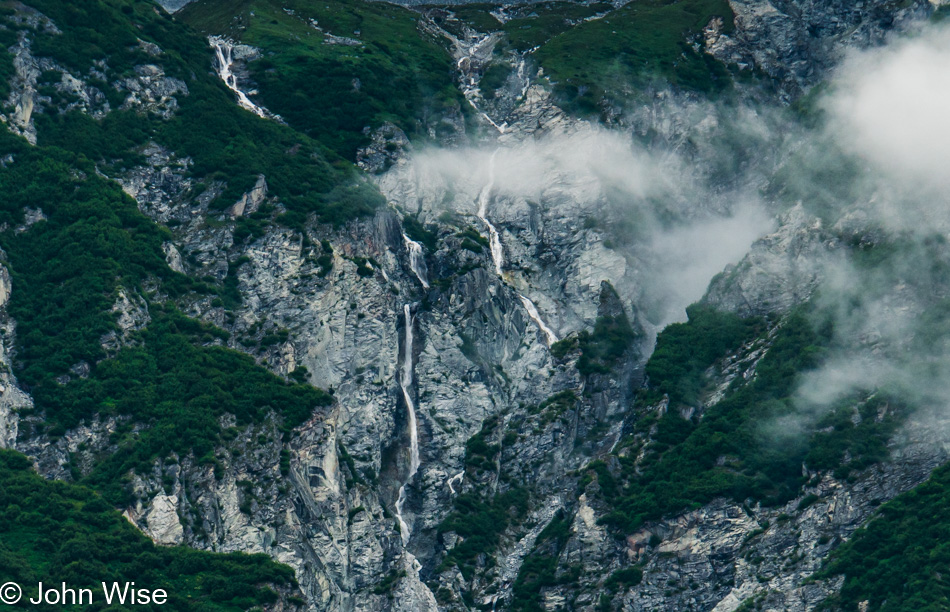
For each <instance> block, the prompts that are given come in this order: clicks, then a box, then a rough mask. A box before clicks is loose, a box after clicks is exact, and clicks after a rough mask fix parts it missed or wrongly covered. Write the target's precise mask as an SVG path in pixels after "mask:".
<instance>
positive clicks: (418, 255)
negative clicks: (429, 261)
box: [402, 233, 429, 289]
mask: <svg viewBox="0 0 950 612" xmlns="http://www.w3.org/2000/svg"><path fill="white" fill-rule="evenodd" d="M402 239H403V240H405V241H406V249H408V250H409V267H410V268H412V273H413V274H415V275H416V278H418V279H419V282H420V283H422V287H423V289H428V288H429V280H428V278H429V269H428V268H427V267H426V259H425V257H424V256H423V252H422V245H421V244H419V243H418V242H416V241H415V240H413V239H412V238H410V237H409V236H407V235H406V234H405V233H404V234H403V235H402Z"/></svg>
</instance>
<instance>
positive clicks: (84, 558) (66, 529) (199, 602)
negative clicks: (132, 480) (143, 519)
mask: <svg viewBox="0 0 950 612" xmlns="http://www.w3.org/2000/svg"><path fill="white" fill-rule="evenodd" d="M0 508H2V510H0V516H2V520H0V575H2V576H3V577H4V579H5V580H13V581H15V582H17V583H19V584H21V585H23V587H24V594H23V596H24V598H25V599H26V598H34V597H36V591H35V585H36V584H37V583H38V582H40V581H43V582H44V583H46V584H47V585H49V584H57V585H58V584H59V583H60V582H66V584H68V585H69V586H70V587H72V588H76V589H79V588H89V589H92V590H93V594H94V600H93V601H94V602H95V605H94V606H93V607H92V608H84V609H105V605H104V601H103V596H102V590H101V586H100V582H102V581H105V582H112V581H117V582H135V584H136V586H137V587H140V588H147V589H152V590H154V589H159V588H161V589H164V590H165V591H166V593H167V594H168V602H167V603H166V604H165V605H164V606H158V605H145V606H135V607H134V609H136V610H143V609H144V610H161V609H165V608H170V609H173V610H181V611H194V612H197V611H199V610H200V611H202V612H232V611H233V612H238V611H240V610H248V609H250V608H254V607H257V606H265V605H268V604H273V603H274V602H276V601H277V599H278V595H277V593H276V592H275V591H274V590H273V589H272V588H270V587H271V586H276V587H281V588H288V587H294V586H296V580H295V579H294V574H293V570H292V569H290V568H289V567H286V566H283V565H278V564H277V563H275V562H273V561H271V560H270V558H268V557H267V556H266V555H244V554H228V555H220V554H212V553H207V552H199V551H196V550H192V549H189V548H184V547H175V548H164V547H159V546H156V545H155V544H153V543H152V541H151V540H149V539H148V538H147V537H145V535H143V534H142V533H141V532H139V531H138V530H137V529H136V528H135V527H133V526H132V524H131V523H129V522H128V521H127V520H126V519H125V518H124V517H123V516H122V515H121V514H119V513H118V512H117V511H115V510H113V509H112V508H111V507H110V505H109V504H108V503H106V502H105V501H103V499H102V498H100V497H99V496H98V495H96V494H95V493H93V492H92V491H91V490H89V489H88V488H86V487H80V486H75V485H68V484H65V483H63V482H56V481H52V482H50V481H46V480H44V479H42V478H40V477H39V476H38V475H37V474H36V473H35V472H33V470H32V465H31V463H30V461H29V459H27V458H26V457H24V456H23V455H20V454H19V453H15V452H12V451H7V450H0ZM31 585H32V588H31ZM38 608H39V609H43V610H55V609H61V607H60V606H47V605H41V606H39V607H38ZM77 609H78V608H77ZM108 609H109V610H131V609H133V608H132V607H122V606H112V607H109V608H108Z"/></svg>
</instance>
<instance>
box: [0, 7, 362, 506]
mask: <svg viewBox="0 0 950 612" xmlns="http://www.w3.org/2000/svg"><path fill="white" fill-rule="evenodd" d="M35 4H36V5H37V7H38V8H40V9H41V10H43V12H44V13H46V14H47V15H49V16H50V17H51V18H53V19H54V20H56V21H57V23H59V24H60V26H61V27H62V29H63V30H64V33H63V34H62V35H61V36H57V37H56V40H53V41H45V42H38V43H37V46H36V49H37V50H42V51H43V52H44V53H48V54H49V55H51V56H53V57H56V58H57V59H58V60H59V61H63V62H64V63H66V64H67V65H71V66H72V65H77V66H84V65H85V62H87V61H89V62H91V61H93V60H96V59H101V58H104V57H107V58H109V62H108V63H109V65H110V66H111V67H112V68H111V70H118V69H119V68H120V67H121V66H123V65H125V64H128V65H129V66H131V65H132V64H133V63H135V62H138V61H140V60H141V59H142V58H140V57H139V56H138V55H137V53H139V51H135V50H129V49H128V48H127V47H126V46H125V43H128V42H129V41H130V40H132V41H136V40H137V39H136V38H135V36H134V35H133V37H132V39H129V38H128V36H126V37H125V38H123V37H121V36H120V37H118V38H117V39H114V38H113V37H111V36H110V37H107V38H104V39H102V41H100V42H101V45H100V44H99V43H96V44H91V43H89V41H90V40H98V39H90V38H88V37H87V34H88V33H87V32H85V30H84V29H83V28H86V27H87V26H88V27H93V25H92V24H96V25H95V27H99V24H100V22H101V28H100V30H101V31H102V32H111V31H112V29H113V28H115V27H119V26H118V25H117V24H119V25H122V24H124V27H126V28H129V29H130V31H131V32H136V30H135V26H134V25H133V23H134V24H137V25H139V26H141V29H140V30H139V31H138V33H139V35H141V36H145V37H149V38H151V39H152V40H155V41H157V42H158V43H159V44H160V46H162V47H163V49H164V50H165V53H164V54H163V55H162V56H161V58H162V60H163V61H166V65H165V68H166V71H168V72H169V73H172V72H173V71H175V70H177V71H180V73H181V77H182V78H183V80H187V81H188V82H189V89H190V91H191V95H190V96H188V97H186V98H183V99H182V101H181V109H180V111H179V115H178V116H176V118H174V119H172V120H169V121H165V120H160V119H156V118H154V117H153V118H148V117H145V116H139V115H136V114H134V113H132V112H131V111H129V112H123V111H115V112H113V113H112V114H110V116H109V118H108V119H106V120H103V121H102V122H97V121H95V120H93V119H91V118H88V117H84V116H82V115H79V114H69V115H59V116H51V117H49V118H48V119H47V120H45V121H44V120H41V119H38V125H39V128H40V139H39V140H40V144H39V146H37V147H31V146H29V145H27V143H26V142H25V141H23V140H22V139H20V138H17V137H15V136H12V135H11V134H9V133H8V132H7V131H6V130H3V131H0V155H2V156H4V157H7V156H9V157H12V160H13V161H7V162H5V163H4V164H3V167H2V168H0V187H2V190H3V193H4V196H5V197H4V199H3V202H2V203H0V222H2V224H3V227H5V228H6V229H5V230H3V231H2V232H0V246H2V248H3V251H4V252H5V257H6V262H5V263H6V265H7V267H8V268H9V270H10V273H11V276H12V280H13V291H12V297H11V301H10V303H9V311H10V313H11V315H12V316H13V317H15V319H16V321H17V343H18V345H17V353H16V362H15V363H14V368H15V370H16V373H17V375H18V377H19V378H20V380H21V381H22V382H24V383H25V384H27V385H29V386H30V387H31V391H32V394H33V397H34V400H35V407H34V410H35V411H36V413H38V414H41V415H43V416H44V421H43V422H32V423H35V426H36V427H38V428H41V429H42V430H43V432H45V433H48V434H49V435H50V436H52V437H54V438H55V437H57V436H60V435H62V434H63V433H64V432H65V431H66V429H67V428H70V427H73V426H75V425H77V424H78V423H79V422H80V421H82V420H89V419H92V418H94V417H95V416H97V415H102V416H119V417H129V418H127V419H120V421H119V426H118V428H117V430H116V431H115V432H114V433H113V436H112V439H111V442H112V444H114V445H115V448H117V450H118V452H115V453H114V454H111V455H109V454H102V455H98V456H95V457H93V464H92V466H91V471H90V472H89V473H87V474H80V473H79V471H78V469H76V470H74V475H75V476H76V477H77V478H79V477H84V478H85V482H87V483H88V484H91V485H94V486H95V487H97V488H99V489H101V490H102V492H103V493H104V494H105V495H106V497H107V498H108V499H109V500H110V501H112V502H115V503H125V502H128V501H129V500H128V498H127V491H125V490H124V488H125V486H126V483H127V482H128V478H127V476H128V474H129V471H130V470H148V469H150V468H151V465H152V462H153V461H154V460H155V459H156V458H162V457H167V456H168V455H169V454H171V453H177V454H179V455H184V454H188V453H194V454H195V457H196V458H197V459H198V460H199V461H202V462H206V463H213V464H215V465H216V467H217V463H216V458H215V455H214V453H215V448H216V447H217V446H219V445H220V444H221V443H223V442H224V441H226V439H227V438H226V436H228V435H233V431H230V430H229V431H222V429H221V425H220V420H221V417H222V416H223V415H224V414H226V413H227V414H231V415H233V416H234V417H235V418H236V419H237V422H238V425H241V426H245V425H248V424H251V423H261V422H263V421H264V420H265V419H268V418H270V415H275V416H276V418H277V419H278V424H279V426H280V427H281V428H283V430H284V431H288V430H289V429H290V428H292V427H294V426H296V425H297V424H299V423H301V422H302V421H303V420H305V419H307V418H309V417H310V415H312V414H313V412H314V410H315V409H316V408H318V407H320V406H325V405H327V404H329V403H330V402H331V398H330V396H329V395H327V394H326V393H324V392H322V391H320V390H317V389H314V388H312V387H309V386H303V385H290V384H288V383H286V382H284V381H283V380H281V379H280V378H278V377H276V376H274V375H272V374H270V373H269V372H267V371H266V370H265V369H263V368H261V367H260V366H258V365H256V364H255V363H254V361H253V360H252V359H251V358H249V357H247V356H246V355H243V354H241V353H238V352H235V351H231V350H228V349H225V348H223V347H221V346H215V345H217V344H221V342H222V340H224V339H226V337H227V334H225V333H224V332H223V331H221V330H218V329H216V328H213V327H211V326H208V325H203V324H201V323H199V322H197V321H194V320H192V319H189V318H187V317H185V316H183V315H182V314H181V313H180V312H178V310H177V308H176V307H175V306H174V305H173V301H166V300H191V299H193V298H194V297H196V296H195V294H208V293H211V292H214V291H219V292H220V294H221V298H218V301H219V304H221V305H225V303H226V302H227V304H232V305H233V304H234V303H236V302H237V301H238V300H239V299H240V295H239V294H238V293H237V291H236V276H235V275H234V274H235V273H236V270H237V268H238V267H239V266H240V265H241V263H243V262H242V261H241V260H238V261H236V262H234V264H233V265H232V270H231V272H232V274H229V276H228V279H227V280H226V281H225V283H224V287H214V286H210V285H208V284H207V283H205V282H198V281H194V280H192V279H190V278H188V277H187V276H184V275H182V274H178V273H176V272H173V271H172V270H171V269H170V268H169V267H168V266H167V264H166V262H165V255H164V253H163V251H162V244H163V242H165V241H166V240H169V239H171V233H170V232H169V231H168V230H167V229H165V228H162V227H160V226H158V225H156V224H155V223H153V222H152V221H151V220H149V219H148V218H147V217H146V216H144V215H143V214H142V213H140V212H139V210H138V207H137V206H136V203H135V202H134V201H133V200H132V199H131V198H129V197H128V196H127V195H125V194H124V193H123V192H122V190H121V189H120V187H119V186H118V185H117V184H116V183H114V182H112V181H109V180H107V179H105V178H103V177H101V176H100V175H99V174H98V172H97V170H98V169H99V167H100V166H97V164H96V163H95V162H96V161H99V160H100V155H102V154H103V152H105V154H108V155H109V156H110V157H112V156H113V155H115V156H116V158H122V159H120V161H121V162H122V163H126V162H128V161H129V159H131V157H134V155H133V154H132V153H130V151H131V149H130V147H131V146H132V145H134V144H136V143H138V142H140V141H144V140H145V139H146V138H151V137H157V138H159V139H160V140H161V138H160V137H162V136H163V135H165V136H167V135H169V134H174V133H180V136H181V138H192V137H194V138H200V137H202V136H201V134H202V133H203V134H204V135H205V136H208V135H209V134H212V133H213V131H214V130H215V124H214V121H212V120H211V119H209V124H207V125H206V124H202V125H201V126H198V125H197V124H195V125H189V123H188V122H189V121H197V122H198V123H201V119H200V113H199V114H195V113H194V112H193V111H194V109H195V108H199V107H201V105H206V106H207V110H208V112H209V113H211V112H212V109H214V106H215V104H212V101H213V100H217V101H218V103H219V104H220V108H216V109H214V110H213V113H212V114H214V115H215V120H222V121H225V122H227V121H228V117H230V118H231V119H234V121H235V123H234V124H233V125H232V126H231V127H232V128H233V129H235V130H238V131H241V130H244V129H245V128H246V129H249V130H251V131H250V132H248V133H247V134H242V135H241V136H240V138H247V137H250V138H254V139H257V140H260V141H261V142H262V143H267V144H266V145H263V146H269V147H277V148H280V147H283V146H286V145H289V144H290V143H291V142H293V141H294V139H293V138H291V137H292V136H293V132H292V131H291V130H289V128H286V127H282V126H279V125H277V124H273V123H271V122H266V121H261V120H259V119H258V118H256V117H253V116H252V115H250V114H248V113H246V112H244V111H240V110H239V109H237V107H236V106H235V105H234V104H233V103H231V101H230V100H229V99H228V98H227V97H225V96H226V94H225V93H224V91H223V90H222V88H221V87H220V86H219V84H217V82H216V81H215V80H213V78H212V77H210V76H208V77H207V78H206V79H205V78H204V77H202V76H195V75H196V74H204V73H206V72H207V69H206V68H207V61H208V60H209V59H210V57H209V54H208V52H207V48H206V46H205V45H204V42H203V41H201V39H200V38H198V37H197V36H194V35H193V34H191V33H189V32H188V31H187V30H186V29H184V28H183V27H182V26H181V25H178V24H175V23H174V22H171V21H169V20H168V19H167V18H165V17H162V16H160V14H159V12H156V11H155V10H153V7H152V5H151V4H147V3H132V2H125V1H117V2H113V3H104V2H96V1H93V2H89V3H81V4H79V5H69V4H66V3H58V2H51V1H47V0H37V2H36V3H35ZM128 7H131V8H128ZM126 9H128V10H126ZM119 29H120V30H121V29H122V28H119ZM36 36H37V40H38V41H43V40H45V39H44V37H48V36H50V35H48V34H40V33H37V34H36ZM175 45H178V46H175ZM37 52H39V51H37ZM113 54H117V55H115V58H116V60H115V62H113V60H112V58H113ZM149 57H150V56H149ZM122 58H126V59H122ZM187 58H192V60H193V63H188V62H187V61H185V60H186V59H187ZM150 59H152V60H154V58H150ZM70 62H73V63H72V64H71V63H70ZM123 62H124V63H123ZM191 66H194V67H195V68H194V74H192V68H191ZM199 69H200V72H199ZM111 76H112V77H114V76H116V74H112V75H111ZM44 78H45V77H44ZM202 92H203V93H202ZM192 105H196V106H192ZM189 109H190V110H189ZM52 115H55V113H53V114H52ZM186 116H187V117H188V118H187V119H186V118H184V117H186ZM255 126H264V127H262V128H261V129H262V130H263V131H261V132H255V131H254V129H255ZM135 129H141V130H142V131H141V132H140V133H139V132H135ZM201 130H205V131H204V132H202V131H201ZM208 130H211V131H208ZM269 130H279V133H278V132H269ZM274 134H277V136H274ZM282 135H283V136H282ZM87 136H88V137H89V140H86V137H87ZM284 136H287V138H288V139H285V140H281V138H283V137H284ZM122 137H127V138H126V139H125V140H122V139H121V138H122ZM221 137H227V135H226V134H218V135H215V136H214V138H221ZM112 138H115V139H116V140H115V141H114V142H109V141H110V139H112ZM240 138H238V137H237V136H235V137H234V138H233V139H231V144H232V145H234V144H236V145H237V146H238V147H240V146H241V142H242V141H241V140H240ZM103 139H104V140H103ZM172 140H174V139H172ZM195 142H197V141H195ZM51 143H52V144H51ZM100 145H101V146H102V147H103V149H102V150H101V151H100V150H98V149H97V147H99V146H100ZM311 146H315V145H312V144H311ZM110 147H112V148H110ZM199 148H207V149H209V150H210V149H214V151H208V152H206V153H207V154H208V155H207V156H205V157H201V155H197V154H196V157H195V161H196V164H195V168H197V167H200V166H201V164H202V163H206V164H209V166H208V167H206V168H205V169H204V170H203V171H201V172H211V170H212V168H215V167H218V166H217V164H218V163H219V162H218V161H217V158H216V157H214V156H225V157H227V158H228V159H230V160H231V161H230V162H227V161H222V162H220V163H221V164H222V165H221V166H220V167H219V168H224V169H230V170H233V171H234V176H235V177H238V180H239V179H240V176H241V172H242V171H247V172H248V176H249V177H251V178H253V177H254V176H255V173H256V169H253V170H252V169H251V168H254V166H250V167H245V166H244V165H243V164H244V163H245V162H247V163H248V164H256V163H257V161H255V160H253V159H251V158H245V157H242V155H244V153H241V152H234V151H230V152H229V147H228V146H226V145H225V144H224V143H223V142H222V141H220V140H214V139H212V140H211V141H207V142H205V143H204V144H203V145H200V147H199ZM305 151H306V149H304V150H302V151H301V158H304V157H306V158H308V159H310V161H306V162H301V163H302V164H303V165H302V166H300V168H303V170H301V172H303V173H304V174H306V173H307V172H310V170H306V168H308V167H310V166H311V165H312V164H318V166H313V167H312V168H311V169H313V168H318V169H319V168H327V169H328V168H330V166H329V165H328V164H327V163H326V161H324V160H323V159H322V158H319V157H313V156H311V155H307V154H306V153H305ZM259 154H260V151H259V150H258V151H257V153H253V154H252V157H253V156H254V155H259ZM124 155H128V156H127V157H125V158H123V156H124ZM280 156H281V157H285V154H284V152H283V151H281V153H280ZM235 160H238V161H235ZM241 160H243V161H241ZM110 161H115V159H112V160H110ZM229 163H230V164H231V165H229ZM268 163H269V162H268ZM275 163H276V162H275ZM280 163H283V162H280ZM289 163H290V165H291V166H292V165H293V163H296V162H289ZM265 165H266V164H265ZM102 167H105V166H102ZM259 167H260V166H259ZM259 167H258V168H259ZM287 167H290V166H287ZM274 168H275V167H272V169H274ZM242 169H243V170H242ZM274 171H275V172H276V173H277V174H276V175H275V176H282V175H281V173H280V171H279V170H276V169H275V170H274ZM314 172H316V170H314ZM334 172H336V171H334ZM314 176H316V177H317V178H318V179H319V180H320V181H328V182H326V188H327V189H330V190H339V189H342V188H343V186H342V184H341V183H338V184H336V185H333V184H332V181H331V180H330V179H332V178H333V177H334V176H337V178H338V177H339V176H342V175H334V174H332V173H331V174H327V173H326V172H323V171H322V170H321V171H320V173H318V174H316V175H314ZM228 178H229V179H230V178H231V177H230V176H229V177H228ZM269 178H270V177H269ZM285 178H286V179H287V180H291V179H292V180H294V181H296V180H297V179H296V178H295V177H294V176H290V175H287V176H286V177H285ZM281 180H283V179H278V182H277V183H274V185H275V189H279V190H283V187H278V186H277V185H279V184H280V181H281ZM333 180H336V179H333ZM309 185H310V186H311V187H313V186H314V185H315V183H313V182H310V183H309ZM232 186H233V184H232ZM287 189H288V190H287V191H284V192H283V193H284V194H285V195H287V198H288V200H287V201H288V206H290V207H291V213H289V214H303V210H307V208H306V207H307V206H309V204H306V201H309V200H306V198H312V197H313V195H312V194H304V195H302V197H303V198H304V200H294V198H293V197H292V196H293V190H305V189H307V185H306V184H305V185H296V184H295V185H294V186H293V187H292V188H290V187H288V188H287ZM317 192H318V193H319V190H317ZM317 198H318V200H319V199H321V198H322V196H317ZM294 202H296V204H294ZM315 202H317V200H313V201H312V202H311V203H312V204H314V206H317V204H315ZM339 202H340V201H337V203H339ZM324 204H326V202H324ZM324 204H320V205H319V206H323V208H322V209H321V212H320V214H330V215H332V214H336V213H335V212H333V211H334V210H335V211H336V212H340V210H341V209H339V208H337V209H334V208H333V207H332V206H330V205H327V206H324ZM37 206H38V207H40V208H41V209H42V212H43V214H44V215H45V217H46V218H45V219H44V220H41V221H39V222H36V223H34V224H33V225H32V226H31V227H29V229H28V230H26V231H18V230H17V229H16V228H17V227H18V226H19V225H21V224H22V223H23V222H24V219H25V215H24V210H25V209H26V208H34V207H37ZM328 206H329V207H328ZM301 207H302V208H301ZM347 210H348V211H349V212H352V209H347ZM311 212H314V210H311ZM349 212H347V213H346V214H349ZM340 214H343V213H340ZM121 294H124V295H125V296H127V297H128V299H129V300H130V301H131V302H133V303H134V308H135V309H136V310H138V311H139V312H140V319H142V321H141V323H145V322H146V321H147V320H148V318H150V319H151V322H150V324H149V325H148V327H146V328H145V329H143V330H140V331H137V332H131V333H130V334H129V337H127V338H125V340H126V341H125V342H124V345H125V348H122V349H118V348H117V345H116V344H115V343H113V344H111V345H110V344H109V343H108V342H106V341H105V339H108V338H109V337H116V336H118V335H120V334H122V333H124V332H122V330H120V329H119V328H118V325H117V323H116V319H117V318H118V313H116V312H113V305H114V304H116V303H117V300H118V298H119V296H120V295H121ZM162 301H166V303H165V304H162V303H161V302H162ZM282 334H283V336H282ZM282 337H283V338H286V330H283V331H282V330H276V331H275V332H274V333H272V334H270V335H269V336H265V337H264V339H263V340H262V343H264V344H267V343H271V342H274V341H277V342H279V341H280V340H281V338H282ZM109 346H112V348H106V347H109ZM24 426H27V422H24ZM143 427H144V428H143Z"/></svg>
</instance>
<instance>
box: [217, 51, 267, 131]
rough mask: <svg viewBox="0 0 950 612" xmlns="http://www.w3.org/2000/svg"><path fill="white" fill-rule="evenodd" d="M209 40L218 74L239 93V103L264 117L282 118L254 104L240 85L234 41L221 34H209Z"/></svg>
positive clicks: (231, 88) (232, 89)
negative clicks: (234, 68)
mask: <svg viewBox="0 0 950 612" xmlns="http://www.w3.org/2000/svg"><path fill="white" fill-rule="evenodd" d="M208 42H209V43H210V44H211V46H212V47H213V48H214V53H215V59H216V60H217V61H216V64H217V66H215V68H217V72H218V76H219V77H221V80H222V81H224V84H225V85H227V87H228V89H230V90H231V91H233V92H234V93H235V94H237V98H238V104H239V105H240V106H241V108H244V109H246V110H249V111H251V112H252V113H254V114H255V115H257V116H258V117H262V118H264V119H278V120H279V119H280V117H278V116H277V115H274V114H273V113H271V112H269V111H267V110H266V109H264V108H262V107H260V106H258V105H257V104H254V102H252V101H251V99H250V98H249V97H248V95H247V93H245V92H244V91H242V90H241V88H240V87H238V82H237V75H235V74H234V72H233V70H232V66H233V65H234V55H233V51H234V43H232V42H231V41H229V40H226V39H224V38H221V37H220V36H209V37H208Z"/></svg>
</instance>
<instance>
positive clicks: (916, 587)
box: [817, 465, 950, 612]
mask: <svg viewBox="0 0 950 612" xmlns="http://www.w3.org/2000/svg"><path fill="white" fill-rule="evenodd" d="M947 516H950V465H944V466H943V467H941V468H939V469H937V470H936V471H935V472H934V473H933V474H932V475H931V477H930V479H929V480H928V481H927V482H925V483H923V484H921V485H919V486H918V487H916V488H914V489H912V490H911V491H909V492H907V493H904V494H903V495H900V496H898V497H897V498H895V499H893V500H892V501H890V502H888V503H887V504H884V505H883V506H881V508H880V511H879V512H878V514H877V517H876V518H875V519H873V520H872V521H871V522H870V523H868V524H867V525H866V526H865V527H863V528H861V529H859V530H858V531H857V532H855V534H854V535H853V536H852V538H851V539H850V540H849V541H848V542H846V543H845V544H842V545H841V547H840V548H838V549H837V550H835V551H834V552H833V553H832V555H831V558H830V562H829V563H828V564H827V566H826V567H825V569H824V570H823V571H822V572H821V573H820V574H819V575H818V576H817V577H819V578H830V577H832V576H834V575H840V574H843V575H844V577H845V580H844V585H843V586H842V588H841V592H840V594H839V595H837V596H835V597H833V598H831V600H829V601H828V602H826V607H825V609H829V610H830V609H836V610H848V611H856V610H858V609H860V608H859V605H858V604H859V603H860V602H863V601H867V602H869V606H868V608H867V609H868V610H870V611H872V612H911V611H913V612H918V611H924V610H926V611H928V612H929V611H936V610H946V609H947V606H948V605H950V585H948V584H947V582H946V580H944V578H943V576H944V575H945V573H946V571H947V567H948V566H950V546H948V544H947V542H948V541H950V521H948V520H947V519H946V517H947Z"/></svg>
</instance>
